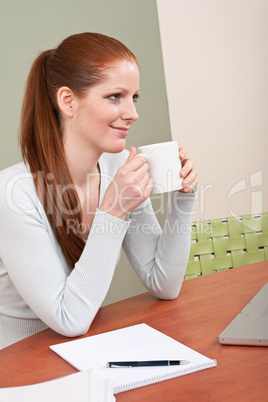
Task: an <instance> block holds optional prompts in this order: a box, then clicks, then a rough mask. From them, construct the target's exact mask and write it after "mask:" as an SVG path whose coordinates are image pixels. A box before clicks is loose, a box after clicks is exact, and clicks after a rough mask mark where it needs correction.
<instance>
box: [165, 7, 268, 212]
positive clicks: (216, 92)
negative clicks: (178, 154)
mask: <svg viewBox="0 0 268 402" xmlns="http://www.w3.org/2000/svg"><path fill="white" fill-rule="evenodd" d="M157 7H158V18H159V24H160V36H161V42H162V53H163V59H164V69H165V78H166V87H167V96H168V103H169V115H170V124H171V132H172V137H173V139H177V140H178V142H179V143H180V144H185V145H187V146H188V147H189V149H190V155H191V157H192V158H193V159H194V160H195V162H196V167H197V169H198V172H199V173H200V189H199V200H198V202H197V204H196V213H195V216H194V219H197V218H199V219H209V218H219V217H226V216H230V215H242V214H247V213H259V212H262V211H268V186H267V179H268V158H267V150H268V73H267V72H268V1H267V0H157Z"/></svg>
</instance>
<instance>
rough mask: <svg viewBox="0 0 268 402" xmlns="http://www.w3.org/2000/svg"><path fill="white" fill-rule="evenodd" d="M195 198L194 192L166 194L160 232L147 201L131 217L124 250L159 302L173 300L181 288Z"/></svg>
mask: <svg viewBox="0 0 268 402" xmlns="http://www.w3.org/2000/svg"><path fill="white" fill-rule="evenodd" d="M195 198H196V197H195V193H188V194H183V193H180V192H178V191H176V192H173V193H169V194H168V203H167V207H166V220H165V224H164V227H163V230H162V229H161V227H160V225H159V224H158V221H157V219H156V217H155V214H154V212H153V209H152V206H151V203H150V202H149V201H147V202H146V203H145V204H144V205H143V206H142V207H140V208H138V209H137V210H136V211H133V213H132V214H131V223H130V227H129V229H128V232H127V234H126V236H125V239H124V242H123V247H124V250H125V252H126V254H127V256H128V258H129V260H130V262H131V265H132V266H133V268H134V270H135V272H136V273H137V275H138V277H139V278H140V280H141V281H142V283H143V284H144V285H145V286H146V288H147V289H148V290H149V291H150V292H151V293H152V294H153V295H155V296H156V297H158V298H160V299H174V298H176V297H177V296H178V294H179V291H180V289H181V285H182V282H183V278H184V274H185V270H186V266H187V263H188V258H189V251H190V242H191V223H192V210H193V205H194V202H195Z"/></svg>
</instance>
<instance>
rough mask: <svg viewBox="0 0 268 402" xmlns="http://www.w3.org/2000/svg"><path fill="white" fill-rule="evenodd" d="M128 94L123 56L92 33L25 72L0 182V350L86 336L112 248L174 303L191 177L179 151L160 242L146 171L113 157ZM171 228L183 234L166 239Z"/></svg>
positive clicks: (119, 145) (128, 65)
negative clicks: (32, 340)
mask: <svg viewBox="0 0 268 402" xmlns="http://www.w3.org/2000/svg"><path fill="white" fill-rule="evenodd" d="M138 96H139V69H138V65H137V60H136V58H135V56H134V55H133V54H132V53H131V52H130V51H129V49H127V48H126V47H125V46H124V45H123V44H122V43H121V42H119V41H117V40H115V39H113V38H110V37H107V36H104V35H101V34H96V33H84V34H77V35H73V36H70V37H69V38H67V39H65V40H64V41H63V42H62V43H61V44H60V45H59V46H58V48H57V49H53V50H48V51H46V52H43V53H42V54H41V55H40V56H39V57H38V58H37V59H36V61H35V62H34V64H33V66H32V69H31V71H30V74H29V77H28V81H27V85H26V91H25V97H24V103H23V108H22V118H21V130H20V140H21V149H22V155H23V160H24V162H23V163H19V164H17V165H15V166H12V167H10V168H8V169H5V170H4V171H2V172H1V174H0V215H1V226H0V294H1V301H0V339H1V344H0V348H3V347H5V346H7V345H9V344H11V343H14V342H16V341H18V340H19V339H22V338H24V337H27V336H29V335H31V334H34V333H36V332H38V331H41V330H43V329H45V328H47V327H50V328H52V329H53V330H54V331H56V332H58V333H60V334H62V335H65V336H70V337H73V336H78V335H82V334H84V333H86V332H87V330H88V328H89V326H90V324H91V322H92V320H93V319H94V317H95V315H96V313H97V311H98V309H99V307H100V305H101V303H102V302H103V299H104V298H105V295H106V293H107V291H108V288H109V285H110V283H111V280H112V276H113V273H114V269H115V266H116V264H117V262H118V259H119V255H120V249H121V246H122V245H123V247H124V249H125V252H126V254H127V256H128V258H129V260H130V262H131V264H132V266H133V269H134V270H135V272H136V273H137V275H138V277H139V278H140V280H141V281H142V283H143V284H144V285H145V286H146V287H147V289H148V290H149V291H150V292H151V293H152V294H153V295H155V296H156V297H158V298H162V299H173V298H175V297H177V295H178V293H179V291H180V288H181V284H182V281H183V277H184V272H185V268H186V265H187V260H188V254H189V247H190V224H191V211H192V208H193V203H194V199H195V195H194V194H193V193H192V189H193V188H194V187H195V186H196V185H197V182H198V176H197V174H196V172H195V170H194V169H193V162H192V161H191V160H190V159H185V154H186V152H187V150H186V149H185V148H181V149H180V158H181V159H182V166H183V169H182V172H181V175H182V176H183V177H184V182H183V184H184V190H183V191H182V192H178V191H177V192H174V193H170V194H169V201H168V213H167V217H166V224H165V227H164V230H163V232H162V230H161V229H160V227H159V225H158V223H157V220H156V218H155V215H154V213H153V211H152V207H151V203H150V200H149V195H150V192H151V189H152V180H151V179H150V176H149V173H148V165H147V163H146V161H145V159H144V158H143V157H139V158H135V156H136V149H135V148H134V147H131V149H130V152H128V151H126V150H125V141H126V137H127V135H128V129H129V128H130V126H131V124H132V123H133V122H135V121H136V120H137V119H138V114H137V112H136V109H135V102H136V100H137V98H138ZM183 192H184V193H186V194H183ZM187 193H188V194H187ZM178 205H179V208H178V207H177V206H178ZM180 211H183V212H180ZM175 221H176V222H178V225H177V228H180V227H183V228H184V230H171V227H172V225H173V224H174V222H175ZM143 225H146V230H142V228H143ZM186 226H187V230H185V227H186ZM148 228H150V230H148Z"/></svg>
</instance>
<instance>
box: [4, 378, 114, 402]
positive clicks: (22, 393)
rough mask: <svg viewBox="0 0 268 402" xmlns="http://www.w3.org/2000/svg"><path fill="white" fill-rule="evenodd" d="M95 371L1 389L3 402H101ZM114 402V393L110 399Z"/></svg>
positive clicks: (110, 401)
mask: <svg viewBox="0 0 268 402" xmlns="http://www.w3.org/2000/svg"><path fill="white" fill-rule="evenodd" d="M98 387H99V385H98V382H97V378H96V376H95V372H94V370H90V371H85V372H82V373H76V374H71V375H68V376H66V377H62V378H59V379H56V380H51V381H46V382H42V383H38V384H33V385H26V386H22V387H11V388H2V389H1V388H0V401H1V402H18V401H19V402H48V401H49V402H60V401H64V402H74V401H79V402H99V401H100V399H99V395H98ZM107 400H108V401H109V402H112V401H113V393H112V392H110V399H105V400H104V399H103V402H104V401H105V402H106V401H107Z"/></svg>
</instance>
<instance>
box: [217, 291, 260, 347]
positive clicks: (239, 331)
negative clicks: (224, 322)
mask: <svg viewBox="0 0 268 402" xmlns="http://www.w3.org/2000/svg"><path fill="white" fill-rule="evenodd" d="M219 342H220V343H221V344H223V345H252V346H268V283H266V285H264V286H263V288H262V289H261V290H260V291H259V292H258V293H257V294H256V296H254V297H253V299H252V300H251V301H250V302H249V303H248V304H247V305H246V307H245V308H243V310H242V311H241V312H240V313H239V314H238V315H237V316H236V317H235V319H234V320H233V321H232V322H231V323H230V324H229V325H228V327H226V328H225V330H224V331H223V332H222V333H221V334H220V335H219Z"/></svg>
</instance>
